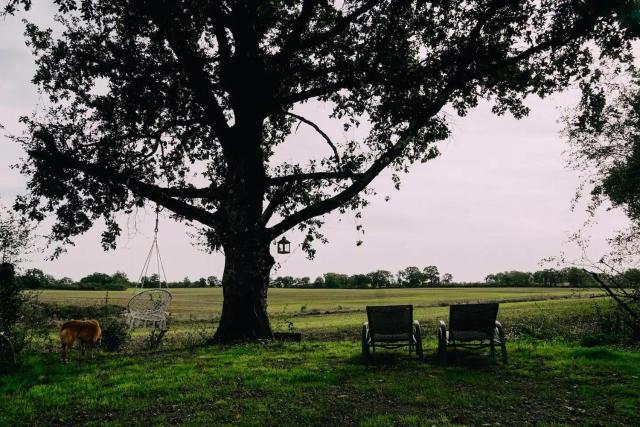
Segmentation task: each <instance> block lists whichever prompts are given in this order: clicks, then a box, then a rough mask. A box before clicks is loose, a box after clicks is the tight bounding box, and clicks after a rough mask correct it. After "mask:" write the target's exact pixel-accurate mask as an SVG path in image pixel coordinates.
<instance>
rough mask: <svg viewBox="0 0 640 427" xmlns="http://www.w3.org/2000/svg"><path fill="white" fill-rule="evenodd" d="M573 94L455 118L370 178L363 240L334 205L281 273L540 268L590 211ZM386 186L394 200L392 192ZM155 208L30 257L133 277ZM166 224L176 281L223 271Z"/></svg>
mask: <svg viewBox="0 0 640 427" xmlns="http://www.w3.org/2000/svg"><path fill="white" fill-rule="evenodd" d="M29 17H30V19H33V18H34V17H35V18H37V20H38V21H45V20H46V19H48V18H47V17H48V15H47V12H46V11H38V10H37V9H36V10H35V11H34V14H33V15H30V16H29ZM45 22H46V21H45ZM23 31H24V26H23V24H22V23H21V22H20V20H19V18H16V17H13V18H12V17H9V18H6V19H5V20H0V123H1V124H3V125H5V127H6V132H9V133H13V134H17V133H19V132H20V130H21V129H20V127H19V126H18V123H17V119H18V117H19V116H21V115H26V114H29V113H30V112H32V111H33V110H34V108H35V107H36V106H37V105H38V104H39V103H40V102H41V101H40V99H39V96H38V94H37V91H36V89H35V87H34V86H33V85H32V84H31V83H30V79H31V77H32V74H33V70H34V65H33V59H32V56H31V54H30V51H29V49H28V48H27V47H26V46H25V45H24V37H23ZM575 101H576V97H575V94H572V93H564V94H557V95H555V96H554V97H551V98H549V99H545V100H539V99H531V100H530V101H529V105H530V106H531V107H532V112H531V114H530V115H529V117H527V118H525V119H523V120H519V121H518V120H515V119H513V118H512V117H510V116H506V117H496V116H494V115H492V114H491V113H490V111H489V107H488V105H486V104H485V105H481V106H480V107H478V108H477V109H475V110H474V111H472V112H471V113H470V114H469V115H468V116H467V117H465V118H458V117H454V118H453V123H454V126H453V137H452V138H451V139H450V140H449V141H447V142H445V143H443V144H442V145H441V146H440V148H441V151H442V153H443V154H442V156H441V157H439V158H437V159H435V160H433V161H431V162H429V163H427V164H421V165H416V166H415V167H414V168H413V169H412V171H411V173H410V174H409V175H405V176H403V181H402V187H401V190H400V191H399V192H398V191H395V190H394V189H393V188H392V185H391V182H390V179H389V174H385V175H382V176H380V177H378V178H377V179H376V180H375V181H374V182H373V186H374V187H375V188H376V190H377V191H378V195H377V196H376V197H374V198H373V199H372V200H373V203H372V204H371V205H370V207H368V208H367V209H366V210H365V212H364V217H363V219H361V220H360V223H361V224H362V225H363V226H364V227H365V230H366V234H365V235H364V239H363V240H364V244H363V245H361V246H359V247H358V246H356V241H357V240H359V239H360V238H361V237H360V235H359V234H358V232H357V231H356V230H355V225H356V223H355V220H354V218H353V216H352V215H349V216H343V217H340V215H339V214H337V213H334V214H331V215H329V216H328V217H327V218H326V219H327V224H326V226H325V228H324V230H325V232H326V236H327V237H328V238H329V241H330V242H329V244H327V245H324V246H320V247H318V253H317V256H316V259H315V260H313V261H309V260H307V259H306V258H305V256H304V253H303V252H302V251H301V250H299V249H298V250H296V249H295V247H296V245H297V244H299V243H300V241H301V239H300V236H298V235H295V234H291V233H290V234H288V238H289V240H291V241H292V242H293V246H294V250H293V253H292V254H290V255H276V260H277V261H279V262H280V264H281V266H280V268H279V269H278V271H277V272H276V273H275V274H277V275H285V274H291V275H297V276H311V277H315V276H317V275H320V274H322V273H324V272H328V271H334V272H344V273H356V272H368V271H372V270H376V269H388V270H391V271H393V272H395V271H397V270H398V269H400V268H404V267H406V266H409V265H416V266H419V267H424V266H426V265H436V266H438V268H439V269H440V272H441V273H444V272H450V273H452V274H453V276H454V279H455V280H461V281H473V280H482V279H483V278H484V276H485V275H487V274H489V273H491V272H497V271H503V270H513V269H516V270H534V269H537V268H539V266H538V263H539V262H540V260H541V259H542V258H545V257H548V256H553V255H558V254H559V253H560V251H561V250H570V246H568V245H567V244H566V240H567V237H568V235H569V234H570V233H572V232H574V231H576V230H577V229H578V228H579V227H580V225H581V224H582V222H583V221H584V219H585V218H586V216H585V214H584V212H583V210H581V209H578V210H577V211H576V212H571V211H570V201H571V199H572V197H573V195H574V193H575V190H576V188H577V186H578V182H579V179H578V175H577V173H576V172H573V171H568V170H566V169H565V167H564V160H563V157H562V151H563V150H564V149H565V148H566V146H565V145H564V142H563V140H562V138H561V136H560V135H559V130H560V125H559V124H558V123H557V120H558V119H559V117H560V114H561V111H560V108H561V107H567V106H572V105H574V104H575ZM318 109H319V107H318V106H313V105H310V106H307V107H306V108H305V110H304V113H305V114H307V115H309V116H313V114H314V112H315V113H318V111H315V110H318ZM320 123H323V122H322V121H321V122H320ZM325 125H326V126H330V124H328V123H326V122H325ZM325 131H327V132H328V133H329V134H330V135H331V136H332V137H334V138H336V140H340V138H344V137H345V135H344V133H343V132H342V130H341V129H339V128H338V127H337V126H336V127H334V128H325ZM322 144H323V143H322V141H321V140H320V139H319V138H318V137H317V135H314V134H313V133H311V131H310V130H308V129H304V128H302V127H301V128H300V131H299V132H298V133H296V134H295V135H294V136H293V137H292V138H291V140H290V141H288V142H287V143H286V144H285V146H283V148H282V150H281V151H280V152H279V153H278V155H279V156H282V157H292V158H298V157H297V156H299V155H302V154H304V153H305V152H306V151H308V150H311V151H315V150H316V148H315V147H318V148H317V149H319V150H323V149H324V150H326V149H327V147H326V146H324V147H323V146H322ZM21 155H22V153H21V150H20V148H19V147H17V146H16V145H15V144H14V143H12V142H11V141H9V140H8V139H7V138H5V137H4V136H0V201H2V202H3V203H4V204H5V205H10V204H11V203H12V201H13V199H14V198H15V196H16V194H19V193H21V192H23V191H24V182H25V181H24V178H23V177H21V176H20V175H19V174H18V172H17V171H16V170H13V169H11V168H10V167H9V166H10V165H11V164H13V163H15V162H16V161H17V160H18V159H19V157H20V156H21ZM387 195H388V196H390V197H391V199H390V201H388V202H385V201H384V197H385V196H387ZM152 217H153V215H152V210H151V209H149V211H148V212H147V213H146V214H145V213H142V214H140V215H139V216H138V217H137V218H126V217H124V216H123V217H122V218H121V219H122V222H123V224H126V223H130V224H133V223H134V222H135V223H136V227H135V228H136V229H137V232H135V233H134V231H135V230H134V227H133V226H132V227H131V229H130V231H131V233H130V235H127V230H126V229H125V233H124V236H123V237H122V238H121V239H120V245H119V248H118V249H117V250H116V251H110V252H103V251H102V249H101V248H100V245H99V237H98V235H99V232H98V231H97V230H93V231H92V232H90V233H88V234H86V235H85V236H82V237H80V238H78V239H77V244H76V246H75V247H72V248H70V249H69V252H68V253H67V254H66V255H63V256H62V257H61V258H60V259H58V260H56V261H54V262H51V261H45V256H44V255H34V256H32V259H31V261H30V262H29V263H27V264H26V265H25V267H28V266H34V267H39V268H42V269H43V270H45V271H46V272H47V273H51V274H53V275H54V276H57V277H62V276H70V277H73V278H79V277H81V276H82V275H85V274H88V273H91V272H94V271H104V272H114V271H116V270H120V271H124V272H126V273H127V274H128V275H129V277H130V278H137V277H138V274H139V271H140V268H141V267H142V263H143V261H144V257H145V255H146V252H147V250H148V248H149V246H150V244H151V238H152V229H153V223H152V219H153V218H152ZM624 221H625V220H624V217H623V216H622V215H621V214H620V213H619V212H602V213H601V214H600V215H599V225H598V226H597V227H595V228H593V229H591V230H590V233H591V236H592V246H591V250H592V253H593V256H594V258H597V256H598V255H599V254H601V253H603V252H604V251H605V249H606V247H605V238H606V237H607V236H608V235H609V234H610V232H611V231H612V230H614V229H617V228H620V227H622V226H623V224H624ZM160 226H161V232H160V241H159V242H160V247H161V250H162V253H163V257H164V259H165V266H166V270H167V276H168V278H169V279H170V280H174V279H181V278H183V277H185V276H190V277H191V278H197V277H201V276H207V275H211V274H214V275H218V276H221V275H222V269H223V265H224V258H223V256H222V255H221V254H214V255H209V254H206V253H203V252H201V251H199V250H198V249H197V248H195V247H193V246H192V239H191V238H190V237H189V236H188V235H187V232H188V231H189V229H188V228H187V227H185V226H184V225H182V224H176V223H174V222H173V221H171V220H170V219H169V218H164V219H163V220H162V222H161V225H160ZM274 252H275V251H274Z"/></svg>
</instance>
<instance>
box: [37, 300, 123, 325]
mask: <svg viewBox="0 0 640 427" xmlns="http://www.w3.org/2000/svg"><path fill="white" fill-rule="evenodd" d="M38 306H39V310H40V312H41V313H42V314H41V315H42V316H43V317H47V318H53V319H58V320H61V321H66V320H71V319H103V318H109V317H118V316H121V315H122V314H123V313H124V311H125V310H126V308H125V307H122V306H120V305H113V304H101V305H71V304H50V303H38Z"/></svg>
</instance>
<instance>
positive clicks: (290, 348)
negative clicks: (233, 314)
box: [0, 340, 640, 426]
mask: <svg viewBox="0 0 640 427" xmlns="http://www.w3.org/2000/svg"><path fill="white" fill-rule="evenodd" d="M426 347H427V348H428V354H429V355H432V354H433V351H434V349H435V342H434V341H433V340H430V341H428V342H427V345H426ZM359 350H360V348H359V344H358V343H357V342H355V341H340V342H319V341H311V342H303V343H290V344H281V343H271V344H267V345H258V344H253V345H239V346H234V347H217V346H213V347H206V348H201V349H198V350H196V351H193V352H190V351H184V350H183V351H175V352H165V353H159V354H146V355H141V356H119V355H102V356H99V358H98V360H96V361H85V362H83V363H81V364H80V365H76V364H69V365H60V364H58V363H57V360H56V357H55V356H53V355H51V356H46V355H37V356H33V357H31V358H30V359H28V361H27V363H26V366H24V367H23V368H22V370H21V371H20V372H18V373H16V374H14V375H13V376H9V377H5V378H1V379H0V395H1V396H2V398H0V425H3V426H5V425H6V426H18V425H80V424H87V425H103V424H112V425H123V426H125V425H127V426H128V425H169V424H171V425H174V424H185V425H194V426H196V425H230V424H237V425H246V426H257V425H273V426H289V425H305V426H307V425H309V426H311V425H317V426H331V425H338V426H350V425H361V426H431V425H452V424H453V425H456V424H460V425H483V424H492V425H493V424H497V423H499V424H500V425H523V424H538V425H550V424H579V425H639V424H640V411H638V408H639V407H640V406H639V405H640V354H638V353H634V352H630V351H622V350H613V349H608V348H603V347H595V348H584V347H580V346H577V345H572V344H567V343H562V342H558V341H556V342H551V341H547V342H544V341H525V340H515V341H512V342H510V343H509V350H510V356H511V362H510V364H509V365H506V366H503V365H501V364H492V363H491V362H490V360H489V358H488V357H485V355H476V354H462V355H461V356H460V357H459V358H458V359H457V360H456V361H454V362H453V363H452V364H451V365H450V366H447V367H442V366H439V365H437V364H435V363H434V361H433V360H432V358H429V359H428V360H427V361H426V362H425V363H421V362H419V361H418V360H417V359H416V358H415V357H408V356H407V355H406V354H405V353H403V352H402V351H389V352H385V353H378V355H377V357H376V358H375V359H374V361H373V362H371V363H370V364H365V363H363V362H362V361H361V360H360V357H359Z"/></svg>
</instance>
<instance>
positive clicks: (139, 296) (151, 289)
mask: <svg viewBox="0 0 640 427" xmlns="http://www.w3.org/2000/svg"><path fill="white" fill-rule="evenodd" d="M159 217H160V209H159V208H158V207H156V226H155V229H154V236H153V242H152V243H151V248H150V249H149V252H148V254H147V257H146V259H145V261H144V264H143V266H142V270H141V272H140V277H139V278H138V282H137V284H136V294H135V295H134V296H133V297H132V298H131V299H130V300H129V303H128V304H127V314H126V317H127V323H128V325H129V329H133V328H136V327H142V328H149V329H153V330H160V331H166V330H167V318H168V313H167V309H168V308H169V304H171V299H172V295H171V292H169V290H168V288H169V286H168V285H167V276H166V274H165V271H164V264H163V262H162V256H161V255H160V247H159V246H158V222H159ZM154 261H155V262H154ZM153 264H155V267H156V271H155V273H153V272H151V273H152V275H151V276H149V273H150V271H149V270H150V267H151V265H153ZM163 279H164V280H163ZM163 286H164V289H163Z"/></svg>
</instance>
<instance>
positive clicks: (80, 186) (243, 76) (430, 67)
mask: <svg viewBox="0 0 640 427" xmlns="http://www.w3.org/2000/svg"><path fill="white" fill-rule="evenodd" d="M56 3H57V4H58V5H59V6H60V15H59V17H58V18H57V20H58V23H59V24H60V26H61V27H62V28H63V32H62V34H61V35H60V36H54V33H53V32H52V31H51V30H48V29H46V28H39V27H38V26H36V25H35V24H31V23H30V24H28V25H27V31H26V33H27V40H28V43H29V45H30V46H31V48H32V49H33V51H34V54H35V57H36V74H35V77H34V82H35V83H36V84H37V85H38V87H39V89H40V90H41V91H42V93H43V94H44V95H45V96H46V97H48V100H49V101H50V108H49V109H47V110H46V111H45V112H43V113H42V114H38V115H35V116H34V117H31V118H23V119H22V121H23V123H25V125H26V128H27V131H26V135H25V136H24V137H23V138H19V140H20V142H21V143H22V145H23V147H24V149H25V150H26V152H27V154H28V155H27V158H26V160H25V162H24V163H23V165H22V172H23V173H24V174H25V175H26V176H27V177H28V179H29V182H28V189H29V195H27V196H25V197H21V198H19V199H18V201H17V203H16V207H17V208H18V209H19V210H20V211H22V212H24V213H26V214H28V215H29V216H30V217H31V218H32V219H36V220H42V219H44V218H45V216H46V214H48V213H50V214H52V215H53V216H54V217H55V218H56V221H57V222H56V223H55V225H54V226H53V228H52V232H51V235H50V237H51V238H52V239H54V240H58V241H61V242H63V243H70V242H71V240H72V238H73V237H74V236H76V235H78V234H81V233H84V232H86V231H87V230H88V229H89V228H90V227H91V226H92V224H93V223H94V222H96V221H102V222H104V223H105V224H106V231H105V232H104V233H103V236H102V244H103V246H104V247H105V248H114V247H115V245H116V240H117V237H118V235H119V234H120V227H119V225H118V223H117V221H116V220H115V219H114V214H115V213H116V212H120V211H124V212H131V211H132V210H133V209H135V208H136V207H141V206H143V205H144V204H145V203H146V202H152V203H155V204H158V205H161V206H163V207H164V208H165V209H167V210H168V211H171V212H172V213H173V214H174V215H175V218H176V219H178V220H185V221H190V222H193V223H197V224H199V225H200V226H201V227H202V236H203V238H204V239H205V240H206V243H207V247H208V249H209V250H212V251H213V250H222V251H224V254H225V269H224V275H223V278H222V286H223V288H224V302H223V308H222V315H221V317H220V324H219V327H218V330H217V332H216V336H215V338H216V340H217V341H220V342H224V341H232V340H236V339H256V338H268V337H271V336H272V331H271V326H270V322H269V319H268V316H267V311H266V300H267V285H268V281H269V275H270V271H271V268H272V266H273V265H274V262H275V261H274V259H273V257H272V255H271V253H270V244H271V242H272V241H274V239H277V238H278V237H279V236H281V235H282V234H283V233H285V232H287V231H289V230H292V229H298V230H301V231H302V232H303V233H305V237H304V240H303V241H302V243H301V247H302V249H303V250H305V251H306V252H307V254H308V255H309V256H310V257H312V256H313V254H314V252H315V248H314V243H316V242H318V241H320V242H324V241H326V240H325V238H324V236H323V235H322V233H321V230H320V227H321V226H322V224H323V220H322V217H323V215H326V214H328V213H330V212H332V211H334V210H338V211H340V212H342V213H344V212H346V211H349V210H353V211H355V212H356V215H358V216H359V215H360V211H361V209H362V208H363V207H365V206H366V205H367V203H368V200H367V197H366V196H367V194H370V193H371V190H368V187H369V185H370V184H371V182H372V181H373V180H374V178H376V177H377V176H378V175H379V174H380V173H381V172H382V171H383V170H385V169H386V168H391V169H393V170H394V171H395V172H403V171H408V169H409V166H410V165H411V164H413V163H415V162H426V161H429V160H430V159H433V158H434V157H436V156H437V155H438V149H437V146H436V143H437V142H439V141H442V140H445V139H446V138H447V137H448V136H449V134H450V128H449V120H448V118H447V115H445V113H444V111H443V109H444V108H445V107H446V108H448V109H450V110H452V111H455V112H456V113H457V114H459V115H465V114H466V113H467V112H468V111H469V109H471V108H473V107H475V106H476V105H477V104H478V102H479V101H480V100H481V99H488V100H490V101H491V102H492V104H493V111H494V112H495V113H496V114H503V113H505V112H511V113H512V114H513V115H514V116H515V117H518V118H519V117H522V116H524V115H525V114H527V112H528V109H527V108H526V107H525V105H524V104H523V99H524V98H525V97H526V96H527V95H529V94H537V95H540V96H545V95H548V94H550V93H552V92H554V91H557V90H560V89H562V88H565V87H567V86H568V85H569V84H570V83H572V82H574V81H576V80H582V79H583V78H584V76H588V75H589V74H590V73H591V72H592V71H593V68H594V67H595V65H594V63H593V62H594V61H593V54H592V51H591V49H590V47H596V48H597V49H598V52H599V55H600V59H601V60H603V61H611V60H612V61H628V60H629V59H630V58H629V57H628V56H627V53H628V52H629V51H630V47H629V44H628V40H629V39H631V38H633V37H635V36H636V31H637V28H635V26H637V19H635V15H634V14H635V13H636V8H637V2H636V1H631V0H610V1H606V2H603V1H596V0H587V1H584V2H574V1H538V0H528V1H520V2H511V1H504V0H474V1H468V0H464V1H462V0H459V1H431V2H429V1H422V0H415V1H408V0H347V1H319V0H297V1H296V0H293V1H283V0H276V1H268V2H258V1H246V0H216V1H205V0H201V1H188V2H186V1H184V2H179V1H178V2H176V1H167V0H160V1H148V0H135V1H131V0H96V1H89V0H82V1H74V0H58V1H57V2H56ZM20 5H23V6H29V5H30V1H29V0H11V1H9V2H8V6H7V9H6V10H7V12H13V11H15V8H16V7H19V6H20ZM311 100H313V101H316V102H319V103H324V104H325V105H326V106H327V107H328V109H329V110H330V113H329V117H328V119H330V120H333V122H334V126H335V127H339V128H340V129H344V130H345V131H348V130H349V129H350V128H353V127H357V126H358V125H359V124H361V123H367V124H368V128H369V132H368V134H367V135H366V136H364V137H362V138H355V137H351V136H348V137H345V138H344V139H343V140H341V141H336V140H334V139H332V138H330V137H329V135H328V133H327V132H326V131H325V130H323V129H322V128H321V127H320V126H318V125H317V123H316V121H317V120H316V119H317V118H315V117H314V118H309V117H305V116H303V115H301V114H300V111H299V106H300V105H301V104H304V103H306V102H309V101H311ZM300 123H302V124H303V125H304V126H309V127H310V128H311V129H313V130H314V131H316V132H317V133H318V139H319V141H321V143H322V144H325V145H326V153H327V154H326V155H325V156H321V157H320V158H297V159H295V160H294V161H283V162H279V161H277V157H275V156H274V153H275V151H276V149H277V148H278V147H279V146H280V145H282V144H283V143H285V141H287V137H288V136H289V135H290V134H291V133H292V132H293V130H294V129H295V125H296V124H300ZM347 135H352V134H350V133H347ZM393 180H394V183H395V184H396V186H397V187H398V188H399V178H398V176H397V175H396V174H394V175H393ZM325 281H326V277H325Z"/></svg>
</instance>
